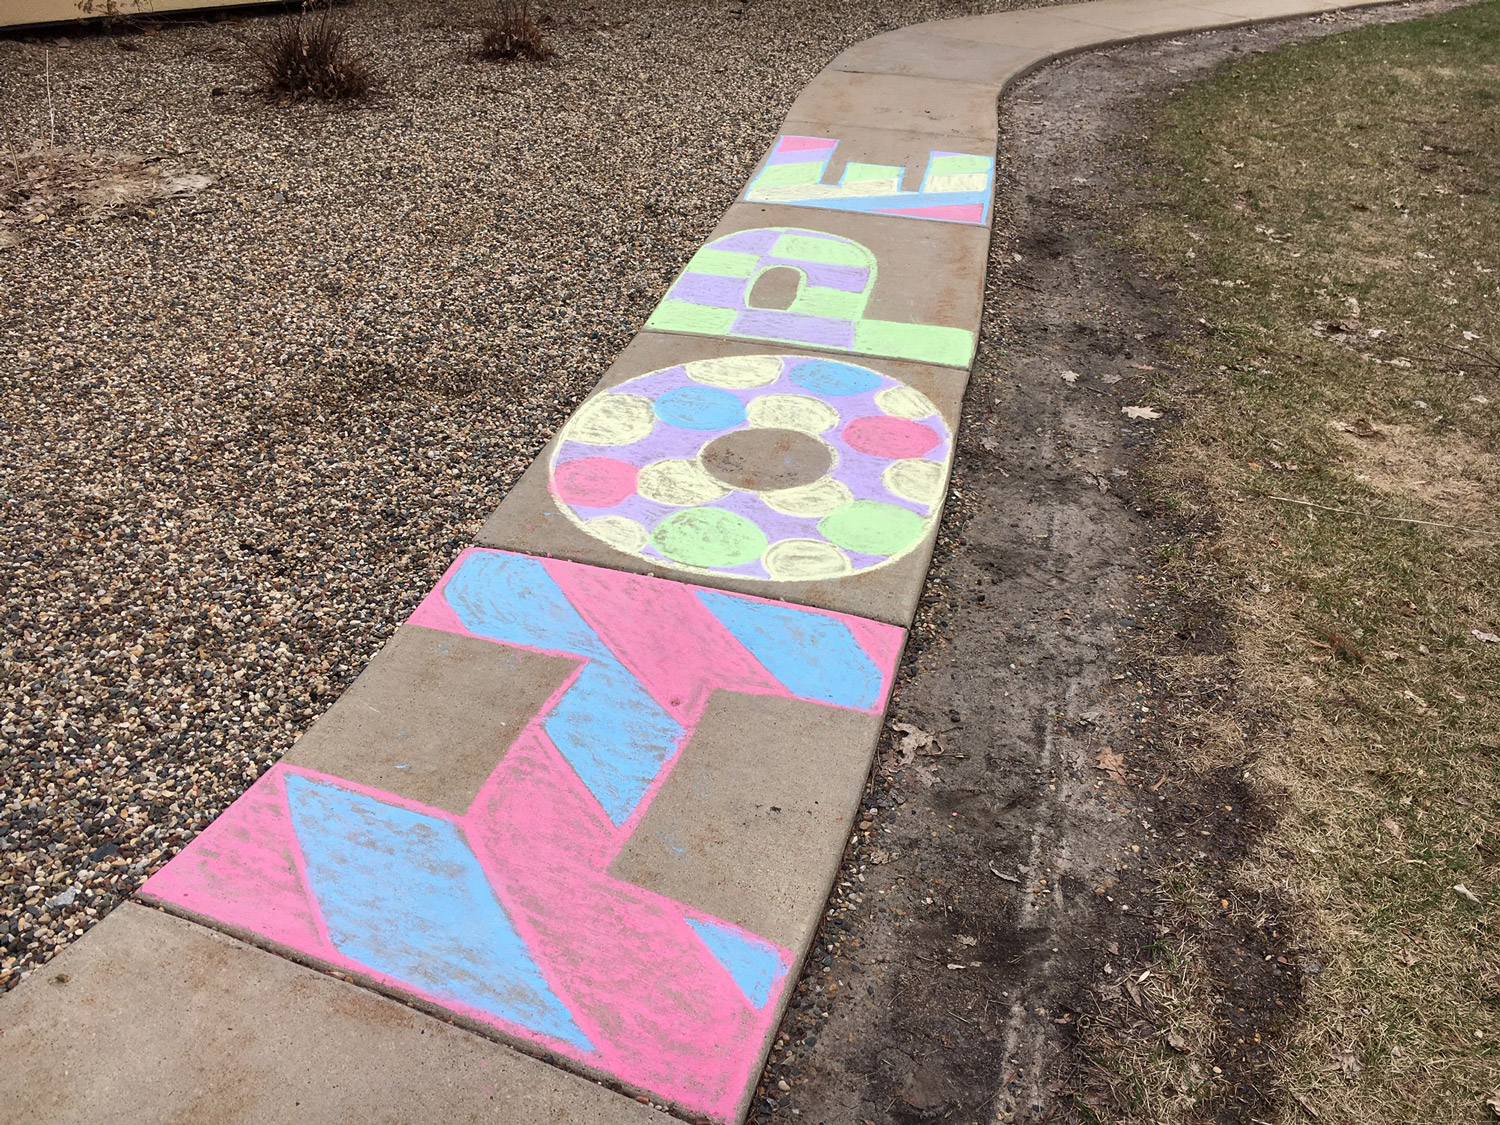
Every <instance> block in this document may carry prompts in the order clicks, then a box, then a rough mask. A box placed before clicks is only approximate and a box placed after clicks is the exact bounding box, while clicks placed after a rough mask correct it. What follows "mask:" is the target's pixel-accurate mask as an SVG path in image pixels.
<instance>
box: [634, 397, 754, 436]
mask: <svg viewBox="0 0 1500 1125" xmlns="http://www.w3.org/2000/svg"><path fill="white" fill-rule="evenodd" d="M655 409H656V416H657V417H658V418H660V419H661V420H662V421H663V422H666V423H668V424H670V425H673V426H679V427H681V428H682V429H684V430H727V429H729V428H730V427H732V426H738V425H739V424H740V423H741V422H743V421H744V420H745V404H744V403H742V402H741V401H740V400H739V399H737V398H735V397H734V395H732V394H730V393H729V392H728V391H724V390H720V389H719V388H717V387H678V388H677V389H676V390H672V391H668V392H667V393H666V394H664V395H662V396H661V397H660V398H658V399H657V400H656V403H655Z"/></svg>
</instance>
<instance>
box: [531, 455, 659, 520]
mask: <svg viewBox="0 0 1500 1125" xmlns="http://www.w3.org/2000/svg"><path fill="white" fill-rule="evenodd" d="M637 472H638V470H637V469H636V467H635V466H634V465H631V464H627V463H626V462H624V461H617V460H615V459H614V458H613V457H580V458H579V459H578V460H576V461H567V462H564V463H563V464H561V465H558V466H557V467H556V468H555V469H553V470H552V488H553V490H554V491H555V492H556V494H557V496H558V497H559V499H561V500H562V501H563V502H564V503H565V504H573V505H576V506H578V507H582V508H612V507H614V506H615V505H616V504H618V503H620V502H621V501H622V500H624V499H625V498H626V497H628V496H630V495H631V494H632V493H634V492H635V481H636V475H637Z"/></svg>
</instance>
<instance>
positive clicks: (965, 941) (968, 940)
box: [958, 934, 979, 947]
mask: <svg viewBox="0 0 1500 1125" xmlns="http://www.w3.org/2000/svg"><path fill="white" fill-rule="evenodd" d="M958 944H959V945H963V946H970V947H972V946H975V945H978V944H979V939H978V938H977V937H969V936H968V935H967V934H959V935H958Z"/></svg>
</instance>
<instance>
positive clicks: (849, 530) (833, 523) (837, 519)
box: [818, 500, 922, 555]
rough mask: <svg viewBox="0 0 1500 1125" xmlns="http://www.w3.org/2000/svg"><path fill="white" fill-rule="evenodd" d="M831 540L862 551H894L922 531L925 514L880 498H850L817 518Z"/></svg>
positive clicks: (879, 552) (871, 553)
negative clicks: (883, 501)
mask: <svg viewBox="0 0 1500 1125" xmlns="http://www.w3.org/2000/svg"><path fill="white" fill-rule="evenodd" d="M818 531H819V533H820V534H821V535H822V536H823V538H824V539H827V540H828V541H829V542H830V543H833V544H836V545H837V546H840V547H842V548H844V550H846V551H857V552H858V553H859V554H861V555H894V554H898V553H900V552H901V551H903V550H905V549H906V548H907V547H909V546H911V545H912V544H913V543H915V542H916V541H917V539H918V538H920V537H921V535H922V517H921V516H919V515H917V513H916V512H913V511H911V510H910V509H909V508H902V507H898V506H897V505H895V504H885V503H882V502H881V501H879V500H851V501H850V502H849V503H847V504H845V505H844V506H843V507H842V508H836V509H835V510H833V511H832V512H829V513H828V514H827V515H826V516H824V517H823V518H822V519H820V520H819V521H818Z"/></svg>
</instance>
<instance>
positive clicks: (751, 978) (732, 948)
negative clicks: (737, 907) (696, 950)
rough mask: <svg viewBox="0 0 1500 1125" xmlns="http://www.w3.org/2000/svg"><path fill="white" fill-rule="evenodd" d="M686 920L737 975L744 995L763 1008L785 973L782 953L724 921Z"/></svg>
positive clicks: (730, 970) (733, 973)
mask: <svg viewBox="0 0 1500 1125" xmlns="http://www.w3.org/2000/svg"><path fill="white" fill-rule="evenodd" d="M685 921H686V922H687V924H688V925H689V926H692V927H693V931H694V932H695V933H696V934H697V935H698V936H699V937H700V938H702V939H703V944H704V945H706V946H708V950H709V952H710V953H712V954H713V955H714V958H715V960H717V961H718V962H719V964H721V965H723V966H724V968H725V969H726V970H727V971H728V973H729V975H730V976H732V977H733V978H734V983H735V984H737V985H739V986H740V991H741V992H743V993H744V994H745V998H746V999H747V1000H749V1001H750V1003H752V1004H754V1005H755V1006H756V1007H757V1008H764V1007H765V1006H766V1001H767V1000H769V999H770V998H771V989H773V988H775V987H776V982H777V981H779V980H780V979H781V978H782V977H783V976H784V975H785V974H786V965H785V964H783V962H782V960H781V954H780V953H779V952H778V951H777V950H776V949H775V948H773V947H772V946H771V945H769V944H767V943H766V942H763V941H761V940H759V939H758V938H753V937H751V936H749V935H747V934H745V933H742V932H741V931H739V930H736V929H732V928H731V927H729V926H726V925H724V923H722V922H709V921H702V922H700V921H699V920H698V919H696V918H687V919H685Z"/></svg>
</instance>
